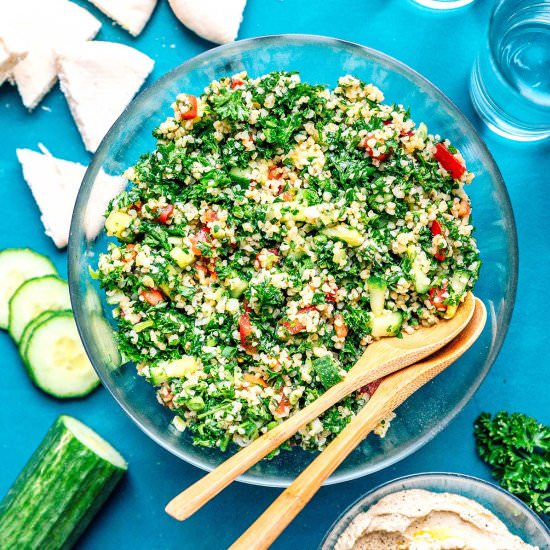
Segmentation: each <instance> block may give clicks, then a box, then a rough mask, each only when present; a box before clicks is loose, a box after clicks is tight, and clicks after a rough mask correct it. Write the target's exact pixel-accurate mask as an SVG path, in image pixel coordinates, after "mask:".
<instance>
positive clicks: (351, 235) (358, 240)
mask: <svg viewBox="0 0 550 550" xmlns="http://www.w3.org/2000/svg"><path fill="white" fill-rule="evenodd" d="M321 233H323V234H324V235H326V236H327V237H329V238H331V239H338V240H339V241H344V242H345V243H347V244H349V245H350V246H354V247H355V246H361V245H362V244H363V241H364V240H365V239H364V237H363V235H361V233H360V232H359V231H357V229H353V228H352V227H349V226H348V225H346V224H344V223H341V224H339V225H335V226H333V227H325V229H323V230H322V231H321Z"/></svg>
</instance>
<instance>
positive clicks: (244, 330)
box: [239, 312, 252, 351]
mask: <svg viewBox="0 0 550 550" xmlns="http://www.w3.org/2000/svg"><path fill="white" fill-rule="evenodd" d="M251 334H252V323H251V322H250V315H249V314H248V312H245V313H243V314H242V315H241V316H240V318H239V335H240V337H241V346H242V347H243V348H244V349H245V350H247V351H249V350H250V349H251V346H250V344H249V343H248V341H247V340H248V337H249V336H250V335H251Z"/></svg>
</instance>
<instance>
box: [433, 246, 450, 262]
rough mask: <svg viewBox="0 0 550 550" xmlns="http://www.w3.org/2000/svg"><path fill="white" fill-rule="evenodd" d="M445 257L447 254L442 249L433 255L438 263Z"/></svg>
mask: <svg viewBox="0 0 550 550" xmlns="http://www.w3.org/2000/svg"><path fill="white" fill-rule="evenodd" d="M446 257H447V254H446V253H445V249H444V248H440V249H439V250H438V251H437V252H436V253H435V254H434V258H435V259H436V260H438V261H439V262H442V261H443V260H444V259H445V258H446Z"/></svg>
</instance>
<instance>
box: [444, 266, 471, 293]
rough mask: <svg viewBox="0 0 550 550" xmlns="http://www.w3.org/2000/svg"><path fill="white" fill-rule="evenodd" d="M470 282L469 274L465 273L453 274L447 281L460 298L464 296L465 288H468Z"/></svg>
mask: <svg viewBox="0 0 550 550" xmlns="http://www.w3.org/2000/svg"><path fill="white" fill-rule="evenodd" d="M469 281H470V274H469V273H468V272H467V271H457V272H456V273H454V274H453V276H452V277H451V279H450V280H449V283H450V284H451V288H452V289H453V290H454V291H455V292H456V293H457V294H458V295H459V296H462V294H464V292H465V290H466V287H467V286H468V282H469Z"/></svg>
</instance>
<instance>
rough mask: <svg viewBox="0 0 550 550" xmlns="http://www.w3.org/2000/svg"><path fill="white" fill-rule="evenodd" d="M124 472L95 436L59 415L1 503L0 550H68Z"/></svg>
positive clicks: (121, 462)
mask: <svg viewBox="0 0 550 550" xmlns="http://www.w3.org/2000/svg"><path fill="white" fill-rule="evenodd" d="M127 468H128V465H127V463H126V461H125V460H124V458H122V456H121V455H120V454H119V453H118V452H117V451H116V450H115V449H114V448H113V447H111V445H109V443H107V442H106V441H105V440H104V439H103V438H101V437H100V436H99V435H98V434H97V433H95V432H94V431H92V430H91V429H90V428H88V427H87V426H85V425H84V424H82V422H79V421H78V420H76V419H75V418H72V417H70V416H60V417H59V418H58V419H57V420H56V421H55V423H54V424H53V426H52V427H51V428H50V429H49V431H48V433H47V434H46V436H45V437H44V439H43V440H42V443H41V444H40V446H39V447H38V448H37V449H36V451H35V452H34V454H33V455H32V456H31V458H30V459H29V461H28V462H27V464H26V465H25V467H24V468H23V470H22V471H21V473H20V474H19V476H18V477H17V479H16V480H15V482H14V483H13V485H12V486H11V488H10V490H9V491H8V493H7V494H6V496H5V497H4V500H3V501H2V502H1V503H0V541H1V547H2V548H5V549H6V550H7V549H8V548H10V549H12V548H13V549H15V548H18V549H29V550H31V549H35V548H36V549H38V548H39V549H40V550H61V549H69V548H71V547H73V546H74V545H75V543H76V542H77V540H78V538H79V536H80V535H81V534H82V532H83V531H84V529H86V527H87V526H88V524H89V523H90V521H91V520H92V518H93V517H94V515H95V514H96V513H97V512H98V511H99V510H100V508H101V506H102V505H103V503H104V502H105V501H106V499H107V497H108V496H109V495H110V493H111V492H112V490H113V489H114V488H115V486H116V485H117V483H118V482H119V480H120V479H121V477H122V475H123V474H124V472H125V471H126V470H127Z"/></svg>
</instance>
